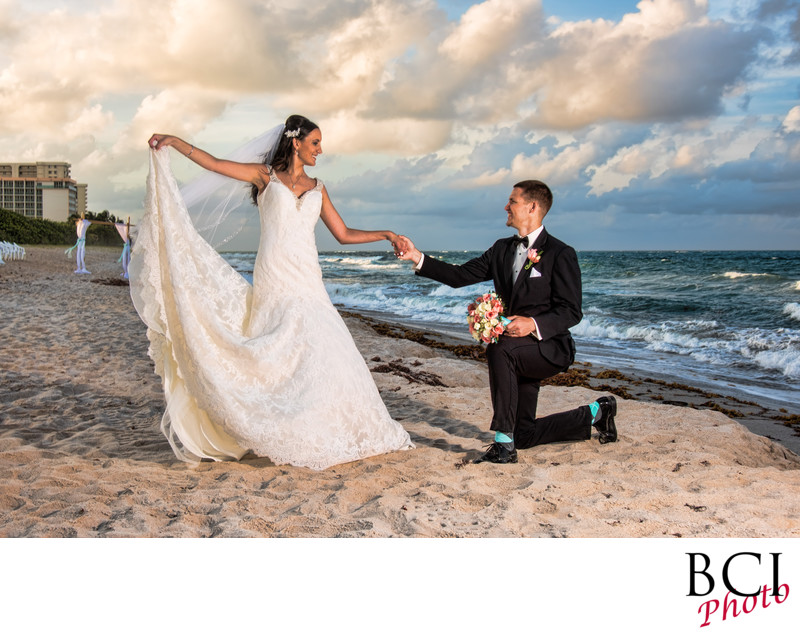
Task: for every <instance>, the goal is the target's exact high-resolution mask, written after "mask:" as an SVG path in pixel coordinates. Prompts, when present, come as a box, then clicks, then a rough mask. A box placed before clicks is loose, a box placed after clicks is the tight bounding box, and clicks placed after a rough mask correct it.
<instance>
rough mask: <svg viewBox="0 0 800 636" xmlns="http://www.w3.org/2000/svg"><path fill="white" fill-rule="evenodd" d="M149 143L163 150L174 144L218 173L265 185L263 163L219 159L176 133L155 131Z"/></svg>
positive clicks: (179, 149)
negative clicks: (167, 133) (165, 133)
mask: <svg viewBox="0 0 800 636" xmlns="http://www.w3.org/2000/svg"><path fill="white" fill-rule="evenodd" d="M147 145H148V146H150V147H151V148H152V149H153V150H161V148H164V147H166V146H172V147H173V148H175V150H177V151H178V152H179V153H181V154H182V155H185V156H186V157H187V158H188V159H191V160H192V161H194V162H195V163H196V164H197V165H199V166H200V167H202V168H205V169H206V170H210V171H211V172H216V173H217V174H221V175H223V176H225V177H230V178H231V179H236V180H237V181H244V182H246V183H253V184H255V185H257V186H258V187H259V188H261V187H263V185H264V183H265V178H264V166H263V164H260V163H240V162H237V161H230V160H228V159H217V158H216V157H215V156H214V155H212V154H209V153H207V152H206V151H205V150H201V149H200V148H197V147H195V146H194V145H193V144H190V143H189V142H188V141H184V140H183V139H181V138H179V137H176V136H175V135H164V134H161V133H154V134H153V135H151V137H150V139H149V140H148V142H147Z"/></svg>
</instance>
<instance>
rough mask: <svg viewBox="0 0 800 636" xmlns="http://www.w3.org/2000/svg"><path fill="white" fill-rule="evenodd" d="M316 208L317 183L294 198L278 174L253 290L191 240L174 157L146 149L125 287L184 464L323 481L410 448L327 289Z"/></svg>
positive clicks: (266, 205)
mask: <svg viewBox="0 0 800 636" xmlns="http://www.w3.org/2000/svg"><path fill="white" fill-rule="evenodd" d="M321 206H322V183H321V182H320V181H319V180H318V181H317V185H316V187H315V188H313V189H312V190H310V191H308V192H306V193H304V194H303V195H302V196H301V197H300V198H297V197H296V196H295V195H294V194H293V193H292V191H291V190H290V189H289V188H287V187H286V186H285V185H284V184H283V183H282V182H281V181H280V180H278V178H277V177H275V176H274V175H271V179H270V183H269V185H268V186H267V187H266V188H265V189H264V191H263V192H262V193H261V195H260V196H259V199H258V210H259V214H260V217H261V227H262V231H261V241H260V245H259V249H258V255H257V257H256V262H255V268H254V271H253V285H252V286H251V285H250V284H249V283H248V282H247V281H246V280H245V279H244V278H243V277H242V276H241V275H240V274H239V273H238V272H236V271H235V270H234V269H233V268H232V267H231V266H230V265H228V263H227V262H226V261H225V260H224V259H223V258H222V257H221V256H220V255H219V254H218V253H217V252H216V251H215V250H214V248H213V247H212V246H211V245H210V244H209V243H207V242H206V241H205V240H204V239H203V238H202V237H201V236H200V235H199V234H198V232H197V231H196V230H195V228H194V226H193V225H192V222H191V219H190V217H189V215H188V212H187V210H186V206H185V205H184V202H183V199H182V197H181V193H180V190H179V188H178V184H177V183H176V181H175V178H174V177H173V175H172V172H171V169H170V164H169V150H168V149H167V148H163V149H161V150H159V151H154V150H151V152H150V174H149V176H148V180H147V198H146V201H145V214H144V218H143V219H142V222H141V223H140V226H139V233H138V238H137V241H136V243H135V244H134V250H133V253H132V256H131V263H130V268H129V273H130V290H131V297H132V299H133V303H134V305H135V307H136V310H137V311H138V312H139V315H140V316H141V318H142V320H143V321H144V323H145V324H146V325H147V328H148V329H147V336H148V338H149V339H150V349H149V354H150V356H151V357H152V358H153V360H154V362H155V367H156V372H157V373H158V374H159V375H160V376H161V379H162V381H163V384H164V393H165V395H166V403H167V407H166V412H165V413H164V417H163V419H162V424H161V428H162V431H163V432H164V434H165V435H166V436H167V439H168V440H169V441H170V444H171V445H172V448H173V450H174V451H175V454H176V455H177V456H178V457H179V458H180V459H183V460H186V461H190V462H192V461H199V460H200V459H201V458H210V459H214V460H226V459H240V458H241V457H242V456H243V455H244V454H245V453H247V452H248V451H252V452H253V453H255V454H256V455H258V456H262V457H268V458H270V459H271V460H272V461H273V462H275V463H276V464H293V465H296V466H307V467H309V468H313V469H317V470H320V469H323V468H327V467H328V466H332V465H334V464H341V463H344V462H349V461H353V460H357V459H362V458H364V457H370V456H373V455H378V454H381V453H387V452H390V451H395V450H400V449H407V448H413V444H412V443H411V441H410V438H409V435H408V433H407V432H406V431H405V430H404V429H403V428H402V427H401V426H400V425H399V424H398V423H397V422H395V421H394V420H392V418H391V417H390V416H389V413H388V411H387V410H386V407H385V405H384V404H383V401H382V400H381V398H380V395H379V393H378V389H377V387H376V386H375V383H374V381H373V380H372V376H371V375H370V372H369V369H368V368H367V365H366V364H365V362H364V359H363V358H362V356H361V354H360V353H359V352H358V349H356V346H355V343H354V342H353V338H352V336H351V335H350V332H349V331H348V330H347V327H346V326H345V324H344V322H343V321H342V319H341V317H340V316H339V314H338V312H337V311H336V309H335V308H334V306H333V305H332V304H331V301H330V298H329V297H328V294H327V292H326V290H325V287H324V285H323V282H322V272H321V269H320V266H319V260H318V256H317V250H316V244H315V239H314V226H315V225H316V222H317V220H318V218H319V214H320V210H321Z"/></svg>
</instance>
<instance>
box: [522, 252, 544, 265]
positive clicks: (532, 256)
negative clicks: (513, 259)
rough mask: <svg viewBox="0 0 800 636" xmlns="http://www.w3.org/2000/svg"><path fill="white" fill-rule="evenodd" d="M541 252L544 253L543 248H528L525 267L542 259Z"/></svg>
mask: <svg viewBox="0 0 800 636" xmlns="http://www.w3.org/2000/svg"><path fill="white" fill-rule="evenodd" d="M542 254H544V250H535V249H533V248H531V249H529V250H528V262H527V263H525V269H526V270H527V269H530V268H531V267H532V266H534V265H536V263H538V262H539V261H540V260H542Z"/></svg>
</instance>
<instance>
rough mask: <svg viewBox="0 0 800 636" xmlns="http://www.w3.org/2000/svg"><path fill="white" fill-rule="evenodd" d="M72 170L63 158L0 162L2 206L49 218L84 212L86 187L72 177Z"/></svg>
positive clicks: (60, 219)
mask: <svg viewBox="0 0 800 636" xmlns="http://www.w3.org/2000/svg"><path fill="white" fill-rule="evenodd" d="M69 169H70V164H68V163H65V162H63V161H53V162H45V161H37V162H36V163H0V208H5V209H6V210H13V211H14V212H18V213H19V214H22V215H24V216H28V217H32V218H35V219H48V220H50V221H66V220H67V219H69V217H70V215H72V214H77V215H83V214H85V213H86V189H87V186H86V184H85V183H76V182H75V180H74V179H72V178H70V174H69Z"/></svg>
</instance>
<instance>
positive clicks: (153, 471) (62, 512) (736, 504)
mask: <svg viewBox="0 0 800 636" xmlns="http://www.w3.org/2000/svg"><path fill="white" fill-rule="evenodd" d="M119 251H120V250H117V249H111V248H97V247H92V246H90V247H88V248H87V255H86V263H87V267H88V269H89V270H90V271H92V274H91V275H85V276H80V275H75V274H73V270H74V269H75V267H74V259H70V258H68V257H67V256H65V255H64V248H57V247H41V246H33V247H29V248H28V249H27V257H26V259H25V260H23V261H11V262H8V263H7V264H6V265H4V266H0V313H1V314H2V317H3V320H2V323H1V324H0V333H1V336H2V337H0V360H2V364H0V405H1V407H0V408H1V410H0V483H1V484H2V485H1V486H0V536H3V537H210V536H222V537H592V538H593V537H741V538H743V537H796V536H800V457H798V455H796V454H795V453H794V452H792V450H789V448H795V449H798V448H799V447H798V445H797V444H798V442H797V440H798V439H800V438H798V437H797V435H796V434H795V428H796V426H797V421H796V420H797V418H796V416H795V418H794V419H792V414H791V413H773V412H770V411H768V410H767V409H764V408H761V407H760V406H759V405H757V404H753V403H737V401H736V400H735V399H731V398H725V397H722V396H708V395H704V394H703V393H702V392H698V391H693V390H692V388H691V387H686V386H683V385H682V384H681V383H680V379H679V378H676V379H675V382H672V383H670V382H664V381H660V382H659V381H655V380H652V379H646V378H630V377H627V376H622V375H621V374H615V373H614V372H613V370H608V369H602V370H601V369H594V368H592V367H589V366H588V365H584V364H580V352H579V354H578V358H579V363H578V364H577V365H576V367H575V371H574V373H573V374H572V377H571V378H562V380H563V381H561V382H560V381H556V383H554V384H552V385H548V386H545V387H544V388H543V389H542V394H541V398H540V407H539V412H540V414H542V415H544V414H547V413H552V412H557V411H560V410H565V409H569V408H572V407H573V406H576V405H579V404H584V403H588V402H591V401H592V400H594V399H596V398H597V397H599V396H600V395H602V394H603V392H605V391H608V390H614V391H615V392H616V393H617V395H618V396H619V397H618V402H619V412H618V417H617V425H618V429H619V433H620V440H619V442H618V443H616V444H608V445H600V444H599V443H598V442H597V439H596V437H594V438H593V439H592V440H591V441H588V442H581V443H573V444H555V445H550V446H544V447H538V448H535V449H529V450H525V451H521V452H520V454H519V463H518V464H515V465H508V466H502V467H501V466H495V465H489V464H477V465H476V464H471V463H469V460H470V459H471V458H474V457H475V456H477V455H478V453H479V452H480V450H481V449H482V448H483V446H484V444H486V443H488V442H489V441H490V440H491V435H490V433H489V431H488V424H489V421H490V418H491V405H490V402H489V393H488V375H487V371H486V367H485V364H484V363H483V362H481V361H480V360H475V359H468V358H464V357H459V356H458V355H456V352H454V351H453V350H451V349H448V348H441V347H437V346H429V344H430V343H426V340H425V338H419V337H417V338H416V340H419V341H418V342H415V341H412V340H409V339H408V338H407V337H406V336H407V335H408V334H404V333H403V330H402V329H401V328H396V327H392V326H389V325H382V324H381V323H377V322H376V321H375V320H374V319H369V318H362V317H359V316H356V315H347V316H346V321H347V324H348V327H349V328H350V330H351V332H352V333H353V336H354V338H355V340H356V343H357V345H358V347H359V349H360V351H361V352H362V354H363V356H364V358H365V360H366V361H367V363H368V365H369V366H370V368H371V369H372V370H373V376H374V378H375V381H376V383H377V385H378V388H379V389H380V392H381V395H382V396H383V399H384V401H385V402H386V404H387V406H388V408H389V411H390V413H391V414H392V416H393V417H394V418H395V419H396V420H398V421H399V422H401V423H402V424H403V426H404V427H405V428H406V429H407V430H408V431H409V432H410V434H411V437H412V439H413V441H414V443H415V444H416V446H417V448H416V449H414V450H410V451H403V452H397V453H392V454H389V455H384V456H379V457H373V458H370V459H367V460H364V461H360V462H354V463H351V464H345V465H340V466H336V467H333V468H331V469H328V470H324V471H320V472H317V471H312V470H308V469H305V468H295V467H292V466H275V465H273V464H272V463H271V462H270V461H269V460H267V459H263V458H252V457H250V458H245V459H244V460H243V461H241V462H225V463H201V464H200V465H199V466H196V467H195V466H190V465H187V464H184V463H182V462H179V461H177V460H176V459H175V457H174V455H173V453H172V451H171V449H170V447H169V444H168V443H167V441H166V439H164V437H163V436H162V434H161V432H160V431H159V423H160V419H161V414H162V411H163V408H164V401H163V393H162V389H161V383H160V380H159V378H158V377H157V376H156V375H155V374H154V372H153V365H152V362H151V360H150V359H149V357H148V356H147V346H148V342H147V338H146V336H145V328H144V325H143V324H142V323H141V321H140V320H139V317H138V315H137V314H136V311H135V310H134V308H133V305H132V303H131V300H130V295H129V292H128V287H127V285H126V284H124V281H121V278H120V272H121V268H120V265H118V264H117V262H116V260H117V257H118V256H119ZM120 283H122V284H120ZM560 384H566V386H565V385H560ZM570 385H571V386H570ZM693 407H696V408H693ZM731 416H733V417H736V418H737V419H738V420H739V421H736V420H735V419H732V417H731ZM742 421H744V422H746V423H747V426H745V425H744V424H743V423H741V422H742ZM748 429H750V430H748ZM752 431H757V432H759V433H761V434H756V433H755V432H752ZM765 435H768V436H769V437H766V436H765Z"/></svg>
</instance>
